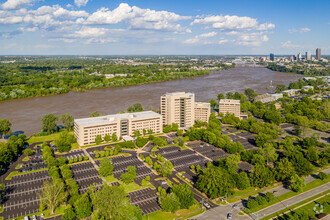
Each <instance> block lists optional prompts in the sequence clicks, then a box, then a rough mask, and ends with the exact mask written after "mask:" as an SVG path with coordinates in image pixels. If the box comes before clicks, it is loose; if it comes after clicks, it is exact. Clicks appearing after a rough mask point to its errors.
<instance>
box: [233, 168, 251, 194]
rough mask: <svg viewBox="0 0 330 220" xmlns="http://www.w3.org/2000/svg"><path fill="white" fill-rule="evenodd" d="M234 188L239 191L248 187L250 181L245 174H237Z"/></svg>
mask: <svg viewBox="0 0 330 220" xmlns="http://www.w3.org/2000/svg"><path fill="white" fill-rule="evenodd" d="M236 187H237V188H238V189H239V190H244V189H247V188H249V187H250V180H249V177H248V175H247V173H246V172H244V171H242V172H240V173H239V174H238V178H237V181H236Z"/></svg>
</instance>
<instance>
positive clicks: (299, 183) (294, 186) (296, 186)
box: [289, 174, 305, 192]
mask: <svg viewBox="0 0 330 220" xmlns="http://www.w3.org/2000/svg"><path fill="white" fill-rule="evenodd" d="M304 186H305V179H304V178H302V177H299V176H298V175H297V174H295V175H294V176H293V177H292V183H291V185H290V186H289V188H290V189H291V190H292V191H294V192H301V191H302V189H303V187H304Z"/></svg>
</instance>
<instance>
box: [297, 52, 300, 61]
mask: <svg viewBox="0 0 330 220" xmlns="http://www.w3.org/2000/svg"><path fill="white" fill-rule="evenodd" d="M297 58H298V61H301V53H298V55H297Z"/></svg>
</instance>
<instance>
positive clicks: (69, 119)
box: [60, 113, 74, 131]
mask: <svg viewBox="0 0 330 220" xmlns="http://www.w3.org/2000/svg"><path fill="white" fill-rule="evenodd" d="M60 120H61V122H62V123H63V125H64V126H65V127H66V129H67V130H68V131H71V128H72V126H73V120H74V118H73V116H72V115H71V114H69V113H65V114H63V115H61V117H60Z"/></svg>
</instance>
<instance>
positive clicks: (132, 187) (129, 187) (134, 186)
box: [118, 180, 141, 193]
mask: <svg viewBox="0 0 330 220" xmlns="http://www.w3.org/2000/svg"><path fill="white" fill-rule="evenodd" d="M118 182H119V183H120V185H122V186H123V187H124V189H125V192H127V193H129V192H133V191H137V190H140V189H141V186H139V185H138V184H136V183H134V182H133V183H129V184H125V183H123V182H122V181H120V180H119V181H118Z"/></svg>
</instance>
